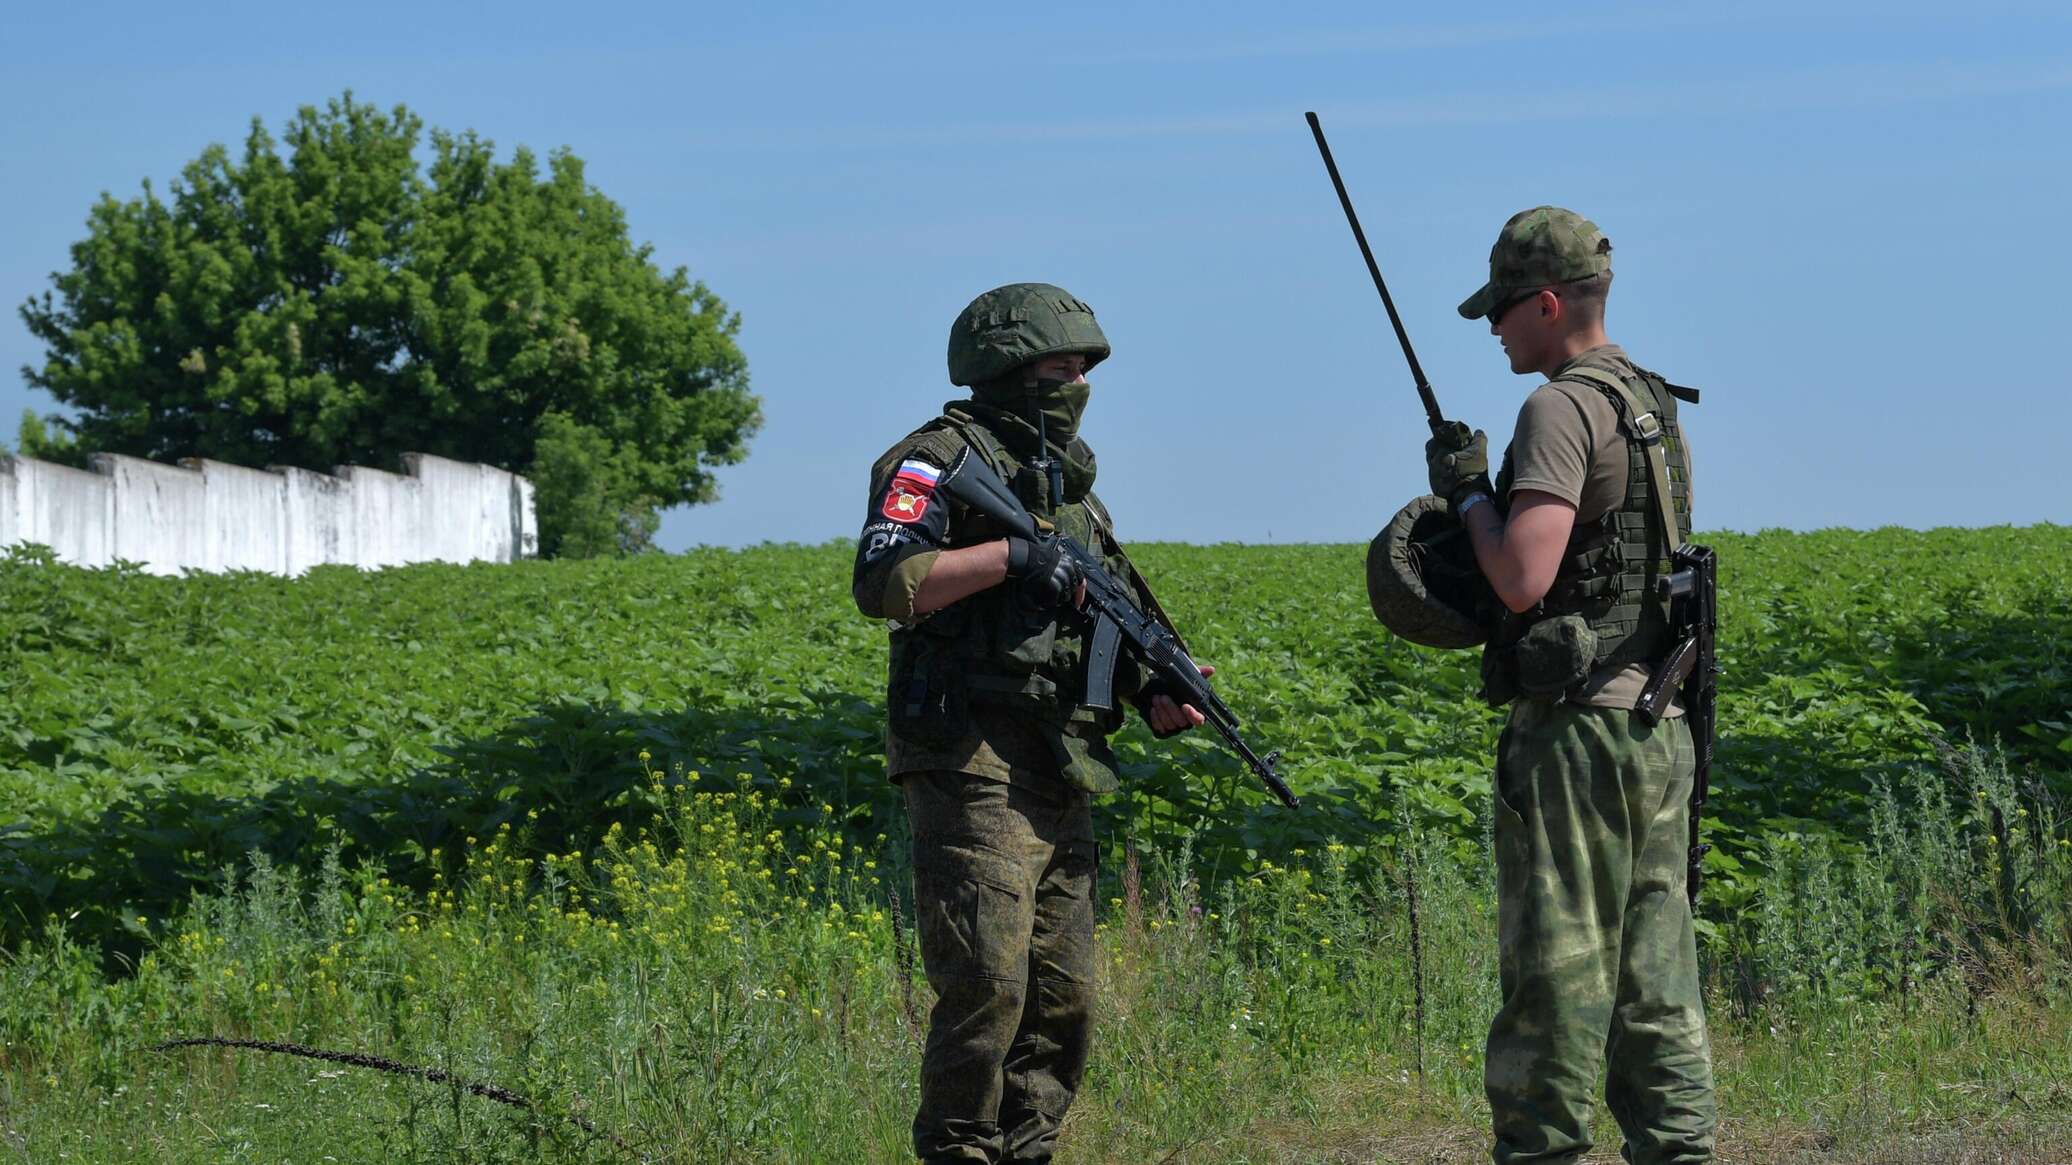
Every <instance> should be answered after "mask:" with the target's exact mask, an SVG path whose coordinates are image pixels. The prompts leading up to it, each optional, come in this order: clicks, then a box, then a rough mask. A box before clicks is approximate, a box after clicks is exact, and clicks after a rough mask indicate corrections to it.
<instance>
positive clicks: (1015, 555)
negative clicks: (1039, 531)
mask: <svg viewBox="0 0 2072 1165" xmlns="http://www.w3.org/2000/svg"><path fill="white" fill-rule="evenodd" d="M1007 577H1008V578H1009V579H1010V580H1011V581H1013V582H1015V583H1016V584H1018V593H1019V594H1020V596H1021V600H1022V602H1024V603H1026V604H1028V605H1029V606H1030V607H1031V608H1032V609H1034V610H1038V611H1049V610H1053V609H1055V608H1058V607H1064V606H1069V605H1073V604H1077V603H1079V602H1080V601H1081V600H1082V597H1083V595H1084V594H1085V590H1084V580H1083V579H1081V578H1080V577H1079V564H1078V563H1077V562H1075V561H1073V559H1072V556H1071V555H1069V554H1066V553H1065V547H1064V544H1063V543H1061V542H1059V541H1058V540H1057V539H1056V538H1045V539H1043V540H1042V541H1040V542H1032V541H1030V540H1029V539H1027V538H1009V539H1008V540H1007Z"/></svg>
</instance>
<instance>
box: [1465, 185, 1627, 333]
mask: <svg viewBox="0 0 2072 1165" xmlns="http://www.w3.org/2000/svg"><path fill="white" fill-rule="evenodd" d="M1611 269H1612V241H1611V240H1610V239H1607V238H1605V237H1604V232H1603V231H1601V230H1598V229H1597V224H1596V223H1594V222H1591V221H1590V220H1589V219H1587V218H1584V217H1583V216H1582V215H1580V214H1577V213H1576V212H1575V211H1572V210H1564V209H1562V208H1561V207H1558V206H1535V207H1533V208H1532V209H1531V210H1521V211H1519V212H1518V213H1517V214H1514V215H1512V216H1511V217H1510V219H1509V220H1508V221H1507V222H1505V223H1504V229H1503V230H1502V231H1501V232H1499V233H1498V234H1497V237H1496V245H1495V246H1493V247H1491V248H1489V282H1487V283H1485V284H1483V285H1482V286H1481V287H1479V288H1477V289H1476V290H1475V294H1473V295H1471V296H1469V297H1468V298H1466V299H1464V300H1462V301H1461V303H1460V308H1459V310H1460V314H1461V318H1462V319H1468V320H1475V319H1481V318H1483V317H1484V316H1487V315H1488V314H1489V313H1491V312H1492V311H1495V310H1496V309H1497V308H1498V307H1500V306H1502V305H1503V304H1505V303H1506V302H1508V301H1509V300H1511V299H1512V298H1513V297H1515V296H1517V295H1518V294H1520V293H1522V292H1526V291H1532V290H1536V289H1538V288H1542V287H1552V286H1554V285H1555V284H1557V283H1569V282H1572V281H1574V280H1577V279H1588V278H1590V277H1591V276H1592V275H1597V274H1600V273H1602V272H1605V271H1609V270H1611Z"/></svg>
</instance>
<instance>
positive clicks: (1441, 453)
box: [1425, 421, 1496, 505]
mask: <svg viewBox="0 0 2072 1165" xmlns="http://www.w3.org/2000/svg"><path fill="white" fill-rule="evenodd" d="M1425 469H1426V471H1427V472H1428V473H1429V474H1430V475H1431V483H1432V492H1433V493H1435V494H1438V495H1439V496H1440V497H1442V498H1445V499H1446V500H1447V501H1449V502H1452V503H1454V504H1456V505H1458V504H1459V502H1460V499H1461V498H1462V497H1463V496H1465V495H1467V494H1470V493H1473V492H1475V491H1477V490H1480V491H1481V492H1483V493H1495V492H1496V491H1495V490H1494V489H1493V488H1492V487H1491V486H1490V484H1489V436H1488V434H1486V433H1484V432H1483V431H1482V430H1480V429H1476V430H1473V431H1472V432H1470V431H1469V429H1468V427H1467V426H1466V425H1464V424H1462V423H1461V422H1459V421H1449V422H1448V423H1447V424H1446V425H1444V426H1442V427H1441V429H1440V430H1439V431H1438V432H1435V433H1433V434H1432V438H1431V440H1429V441H1426V442H1425Z"/></svg>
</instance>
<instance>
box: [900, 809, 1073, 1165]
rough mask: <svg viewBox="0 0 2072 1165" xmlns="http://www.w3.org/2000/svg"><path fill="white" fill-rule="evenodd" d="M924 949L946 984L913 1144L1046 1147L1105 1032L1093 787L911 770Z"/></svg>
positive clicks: (1012, 1157)
mask: <svg viewBox="0 0 2072 1165" xmlns="http://www.w3.org/2000/svg"><path fill="white" fill-rule="evenodd" d="M900 784H901V785H902V786H903V787H904V789H905V790H906V807H907V821H908V824H909V825H911V826H912V828H913V839H914V907H915V912H916V914H917V916H918V920H919V925H918V927H917V929H918V930H919V931H920V938H921V960H922V963H923V965H924V966H925V967H926V969H927V972H928V983H929V985H930V986H931V987H933V988H935V993H936V1003H935V1009H934V1010H933V1011H931V1012H930V1013H929V1016H928V1043H927V1046H926V1049H925V1050H924V1051H923V1052H922V1056H921V1104H920V1109H919V1111H918V1112H917V1113H916V1114H915V1116H914V1152H915V1154H916V1155H918V1156H919V1157H920V1159H921V1160H922V1161H923V1162H927V1163H930V1165H933V1163H934V1162H947V1161H959V1162H968V1161H983V1162H989V1163H990V1162H1017V1163H1019V1162H1038V1161H1048V1160H1050V1157H1051V1151H1052V1149H1053V1147H1054V1146H1055V1144H1056V1141H1057V1134H1058V1125H1059V1123H1060V1121H1061V1120H1062V1119H1063V1118H1064V1115H1065V1109H1066V1108H1067V1107H1069V1106H1070V1105H1071V1103H1072V1096H1073V1094H1074V1093H1076V1092H1077V1091H1078V1090H1079V1081H1080V1077H1081V1076H1082V1075H1083V1074H1084V1073H1085V1071H1086V1056H1087V1047H1088V1044H1089V1042H1090V1039H1091V1036H1092V1033H1093V964H1094V945H1093V944H1094V899H1093V895H1094V866H1095V861H1096V851H1095V848H1094V831H1093V815H1092V811H1091V805H1090V802H1089V800H1088V798H1087V795H1086V794H1085V793H1083V792H1080V791H1079V790H1076V789H1073V788H1071V787H1069V786H1067V785H1065V784H1064V783H1063V782H1062V781H1060V782H1059V783H1057V784H1056V785H1055V786H1052V787H1048V788H1045V789H1040V790H1039V789H1032V788H1029V787H1027V786H1025V785H1019V784H1007V783H1005V782H1000V781H991V780H986V779H984V778H982V777H974V776H969V775H967V774H964V773H952V772H934V771H929V772H912V773H907V774H906V775H905V776H903V777H901V778H900Z"/></svg>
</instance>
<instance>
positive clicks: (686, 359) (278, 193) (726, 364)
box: [21, 93, 762, 554]
mask: <svg viewBox="0 0 2072 1165" xmlns="http://www.w3.org/2000/svg"><path fill="white" fill-rule="evenodd" d="M422 131H423V127H422V123H421V122H420V121H419V119H418V118H417V117H416V116H414V115H413V114H411V113H410V111H409V110H407V109H405V108H404V107H403V106H400V105H398V106H396V107H395V108H394V109H393V110H391V111H389V112H388V113H386V114H384V113H382V112H381V111H380V110H379V109H377V108H375V107H374V106H372V105H367V104H362V103H359V102H356V101H354V100H353V97H352V95H351V94H350V93H347V94H346V95H344V96H343V97H341V98H339V99H336V100H333V101H331V102H329V103H328V104H327V105H326V106H325V107H324V108H323V109H317V108H315V107H313V106H305V107H304V108H303V109H301V110H300V111H299V112H298V113H297V114H296V115H295V117H294V118H292V119H291V120H290V121H289V122H288V124H287V125H286V126H285V127H284V128H283V131H282V134H281V138H280V139H279V140H278V141H276V139H275V138H274V137H273V135H271V134H269V133H268V132H267V131H266V129H265V127H264V126H263V125H262V124H261V123H260V122H259V120H258V119H256V118H255V119H254V120H253V122H252V127H251V131H250V133H249V134H248V135H247V136H246V139H245V144H244V150H243V154H242V157H241V158H237V159H233V158H232V156H231V154H230V152H229V151H228V150H226V149H225V148H224V147H222V146H221V145H211V146H209V147H208V148H207V149H205V150H203V151H202V153H201V156H200V157H198V158H196V159H195V160H194V161H193V162H191V163H189V164H188V165H187V166H186V168H185V169H184V170H183V171H182V173H181V177H180V179H179V180H177V181H175V182H174V183H173V184H172V187H171V198H170V201H167V200H164V199H161V198H160V197H159V196H158V195H157V194H156V193H155V192H154V191H153V189H152V187H151V184H150V182H149V181H146V182H145V184H144V189H143V193H142V195H141V196H140V197H137V198H134V199H130V200H128V201H118V200H116V199H115V198H114V197H112V196H109V195H106V194H104V195H102V197H101V199H100V201H99V202H97V203H96V204H95V205H94V207H93V209H92V211H91V212H90V214H89V215H88V219H87V223H88V233H87V237H86V238H85V239H84V240H82V241H80V242H78V243H76V244H74V245H73V247H72V269H71V270H69V271H65V272H60V273H54V274H53V275H52V277H51V279H52V283H53V285H54V286H53V290H52V291H45V292H44V293H43V294H42V295H41V296H38V297H32V298H31V299H30V300H29V301H28V302H26V303H24V304H23V305H22V308H21V316H22V319H23V320H24V321H25V322H26V323H27V324H28V326H29V329H30V331H31V332H32V333H33V334H34V335H35V336H36V337H37V338H38V339H40V340H42V341H43V343H44V345H45V347H46V349H47V355H46V359H45V361H44V363H43V366H42V367H41V368H35V367H25V368H24V369H23V370H22V374H23V376H24V377H25V378H26V379H27V381H28V382H29V383H30V384H32V385H34V386H36V387H39V388H43V389H45V390H47V391H49V392H50V393H51V394H52V395H53V396H55V397H56V398H57V399H58V400H60V401H63V402H65V403H66V404H69V405H72V406H73V407H74V408H75V409H76V410H77V413H78V415H77V416H76V417H63V416H51V417H47V418H45V419H44V423H45V425H47V429H48V431H47V432H39V433H37V434H36V437H37V442H36V443H37V445H38V446H39V447H40V448H43V449H47V450H51V451H53V452H61V451H64V450H67V449H69V450H86V451H92V450H105V451H108V452H115V453H128V454H133V455H136V456H141V457H150V458H156V459H159V460H171V459H175V458H179V457H213V458H217V459H220V460H224V461H233V462H239V463H243V464H247V465H267V464H282V465H299V466H304V467H309V468H317V469H327V468H329V467H331V466H334V465H341V464H359V465H374V466H392V465H394V463H395V462H396V461H397V459H398V457H399V455H400V454H402V453H404V452H411V451H415V452H425V453H433V454H437V455H439V456H443V457H453V458H458V459H461V460H467V461H481V462H487V463H489V464H492V465H498V466H502V467H504V468H507V469H510V470H513V471H516V472H519V473H528V474H529V473H532V472H533V471H534V470H535V467H536V466H540V467H542V468H546V469H547V470H548V471H549V472H548V476H549V478H550V480H549V481H545V482H541V483H539V485H540V487H541V488H540V489H539V490H538V494H537V498H538V506H539V510H540V530H541V543H542V550H543V551H544V552H546V553H549V554H554V553H600V552H613V551H624V550H628V549H635V548H638V547H641V546H644V545H645V544H646V541H647V537H648V535H649V534H650V533H651V532H652V531H653V529H654V525H655V521H656V516H655V514H656V510H657V508H658V507H662V506H670V505H677V504H683V503H696V502H705V501H711V500H712V499H713V498H715V497H716V496H717V492H718V491H717V487H716V484H715V482H714V480H713V475H712V470H713V467H715V466H719V465H726V464H731V463H733V462H737V461H739V460H741V458H742V457H743V456H745V454H746V451H747V441H748V438H749V437H750V436H751V435H753V434H754V432H755V431H756V429H757V428H758V427H759V426H760V424H761V421H762V412H761V405H760V402H759V401H758V399H757V398H756V397H755V395H754V394H753V393H751V392H750V391H749V388H748V368H747V361H746V360H745V359H744V358H743V356H742V354H741V351H740V349H739V348H738V347H737V346H736V345H735V343H734V335H735V333H736V331H737V330H738V328H739V326H740V317H739V316H738V315H737V314H735V313H732V312H730V311H729V310H728V309H727V306H726V304H725V303H723V302H721V300H720V299H719V297H718V296H716V295H714V294H713V293H712V292H711V291H709V290H708V289H707V288H706V287H705V285H704V284H703V283H699V282H694V281H692V280H691V279H690V278H689V277H688V276H687V275H686V273H685V271H684V269H683V268H681V267H679V268H676V269H675V270H673V271H670V272H663V271H662V270H660V269H659V268H657V267H656V266H655V264H654V263H653V262H652V261H651V251H652V249H651V248H650V247H647V246H644V245H643V246H636V245H634V244H633V243H632V242H631V241H630V240H629V238H628V236H627V230H626V220H625V215H624V213H623V212H622V211H621V210H620V208H619V206H618V205H617V204H616V203H614V202H613V201H612V200H611V199H609V198H607V197H605V196H604V195H603V194H602V193H600V192H599V191H598V190H597V189H596V188H594V187H592V186H590V185H589V184H588V183H587V182H585V181H584V178H583V164H582V162H581V161H580V160H579V159H577V158H576V156H575V155H574V154H572V153H570V152H569V151H568V150H566V149H562V150H557V151H555V152H554V153H552V154H550V155H549V156H548V158H547V164H546V168H545V172H544V173H542V171H541V168H540V166H539V164H538V162H537V160H536V159H535V157H534V155H533V154H532V153H531V152H530V151H529V150H526V149H524V148H520V149H518V150H517V151H516V152H515V153H514V154H513V156H512V157H511V159H510V160H509V161H508V162H502V163H499V162H498V161H497V160H496V157H495V147H494V145H493V143H491V142H490V141H488V140H486V139H483V138H480V137H477V136H476V135H475V134H474V133H473V132H472V131H470V132H466V133H460V134H452V133H447V132H444V131H440V130H433V131H431V133H430V135H429V137H430V143H431V149H430V151H429V156H428V159H427V161H428V164H420V161H419V158H418V154H417V147H418V144H419V141H420V137H421V135H422ZM283 147H285V148H283ZM28 431H29V430H28V428H26V427H25V429H24V437H23V445H24V451H25V452H27V451H28V445H29V439H28ZM543 460H546V461H549V462H551V464H550V465H546V466H542V465H541V463H542V461H543ZM600 530H603V531H610V532H611V533H610V535H609V536H603V535H600V534H599V533H598V531H600Z"/></svg>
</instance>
